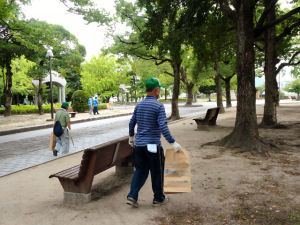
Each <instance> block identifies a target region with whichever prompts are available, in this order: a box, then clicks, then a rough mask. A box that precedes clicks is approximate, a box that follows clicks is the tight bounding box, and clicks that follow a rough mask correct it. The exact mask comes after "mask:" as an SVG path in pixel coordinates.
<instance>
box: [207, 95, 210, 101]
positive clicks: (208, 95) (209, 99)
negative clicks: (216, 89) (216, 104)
mask: <svg viewBox="0 0 300 225" xmlns="http://www.w3.org/2000/svg"><path fill="white" fill-rule="evenodd" d="M210 95H211V94H207V97H208V101H209V102H211V99H210Z"/></svg>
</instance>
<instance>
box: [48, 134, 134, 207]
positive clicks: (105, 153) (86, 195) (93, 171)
mask: <svg viewBox="0 0 300 225" xmlns="http://www.w3.org/2000/svg"><path fill="white" fill-rule="evenodd" d="M113 166H116V173H117V174H119V175H121V174H124V173H129V172H133V148H132V147H131V146H130V145H129V144H128V137H124V138H120V139H117V140H114V141H110V142H107V143H104V144H101V145H99V146H95V147H92V148H88V149H85V150H84V153H83V155H82V160H81V163H80V165H77V166H73V167H71V168H69V169H66V170H63V171H61V172H58V173H55V174H52V175H50V176H49V178H52V177H57V178H58V179H59V181H60V183H61V185H62V187H63V189H64V200H65V202H68V203H84V202H89V201H90V200H91V187H92V182H93V179H94V176H95V175H97V174H99V173H101V172H103V171H105V170H107V169H109V168H111V167H113Z"/></svg>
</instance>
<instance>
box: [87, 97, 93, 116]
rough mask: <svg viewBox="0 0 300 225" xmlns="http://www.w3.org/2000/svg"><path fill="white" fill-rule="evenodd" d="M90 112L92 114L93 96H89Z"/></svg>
mask: <svg viewBox="0 0 300 225" xmlns="http://www.w3.org/2000/svg"><path fill="white" fill-rule="evenodd" d="M88 103H89V114H92V111H93V96H91V97H90V98H89V102H88Z"/></svg>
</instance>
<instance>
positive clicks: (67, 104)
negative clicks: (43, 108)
mask: <svg viewBox="0 0 300 225" xmlns="http://www.w3.org/2000/svg"><path fill="white" fill-rule="evenodd" d="M61 106H64V107H69V103H68V102H63V103H62V104H61Z"/></svg>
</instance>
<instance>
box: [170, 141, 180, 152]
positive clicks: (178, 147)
mask: <svg viewBox="0 0 300 225" xmlns="http://www.w3.org/2000/svg"><path fill="white" fill-rule="evenodd" d="M172 148H173V149H174V152H181V150H182V148H181V145H180V144H178V143H177V142H176V141H175V142H174V143H172Z"/></svg>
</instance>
